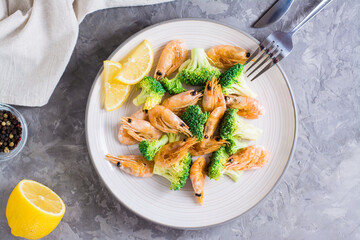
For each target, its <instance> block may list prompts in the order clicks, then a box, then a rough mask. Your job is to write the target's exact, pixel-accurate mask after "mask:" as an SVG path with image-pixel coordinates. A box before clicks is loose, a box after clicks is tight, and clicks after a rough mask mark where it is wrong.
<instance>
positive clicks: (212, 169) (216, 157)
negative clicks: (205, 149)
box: [208, 147, 243, 182]
mask: <svg viewBox="0 0 360 240" xmlns="http://www.w3.org/2000/svg"><path fill="white" fill-rule="evenodd" d="M228 158H229V155H228V154H227V153H226V150H225V148H224V147H221V148H220V149H219V150H217V151H216V152H214V153H213V154H212V156H211V158H210V164H209V167H208V176H209V178H210V179H214V180H215V181H217V180H219V179H221V178H222V176H223V175H224V174H226V175H228V176H229V177H230V178H231V179H232V180H234V182H237V181H238V180H239V179H240V176H241V174H242V172H243V171H236V170H226V169H225V164H226V162H227V161H228Z"/></svg>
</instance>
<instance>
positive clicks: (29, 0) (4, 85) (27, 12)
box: [0, 0, 169, 106]
mask: <svg viewBox="0 0 360 240" xmlns="http://www.w3.org/2000/svg"><path fill="white" fill-rule="evenodd" d="M166 1H169V0H0V103H8V104H14V105H23V106H43V105H45V104H46V103H47V102H48V100H49V98H50V96H51V94H52V92H53V91H54V89H55V87H56V84H57V83H58V81H59V80H60V77H61V75H62V74H63V72H64V70H65V68H66V65H67V64H68V62H69V60H70V56H71V53H72V52H73V50H74V46H75V44H76V40H77V37H78V32H79V23H80V22H81V21H82V20H83V19H84V17H85V16H86V14H88V13H90V12H93V11H96V10H99V9H104V8H112V7H124V6H136V5H147V4H156V3H160V2H166Z"/></svg>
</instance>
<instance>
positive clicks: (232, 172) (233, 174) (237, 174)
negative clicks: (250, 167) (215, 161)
mask: <svg viewBox="0 0 360 240" xmlns="http://www.w3.org/2000/svg"><path fill="white" fill-rule="evenodd" d="M224 174H225V175H228V176H229V177H230V178H231V179H232V180H233V181H234V182H237V181H238V180H239V179H240V177H241V176H242V174H243V171H236V170H225V171H224Z"/></svg>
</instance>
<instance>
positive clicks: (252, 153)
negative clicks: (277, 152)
mask: <svg viewBox="0 0 360 240" xmlns="http://www.w3.org/2000/svg"><path fill="white" fill-rule="evenodd" d="M269 158H270V152H269V151H267V150H265V149H264V148H262V147H257V146H254V145H252V146H249V147H247V148H244V149H241V150H240V151H238V152H237V153H236V154H234V155H232V156H230V157H229V159H228V161H227V162H226V164H225V169H226V170H236V171H240V170H249V169H254V168H262V167H263V166H264V165H265V163H267V162H268V161H269Z"/></svg>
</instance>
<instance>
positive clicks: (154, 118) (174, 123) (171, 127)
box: [149, 105, 192, 136]
mask: <svg viewBox="0 0 360 240" xmlns="http://www.w3.org/2000/svg"><path fill="white" fill-rule="evenodd" d="M149 120H150V123H151V124H152V125H153V126H154V127H156V128H157V129H159V130H160V131H162V132H166V133H184V134H185V135H187V136H192V134H191V132H190V130H189V127H188V126H187V125H186V124H185V123H184V121H183V120H181V119H180V118H179V117H178V116H177V115H176V114H175V113H173V112H172V111H171V110H170V109H168V108H166V107H164V106H161V105H157V106H155V107H154V108H152V109H151V110H149Z"/></svg>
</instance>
